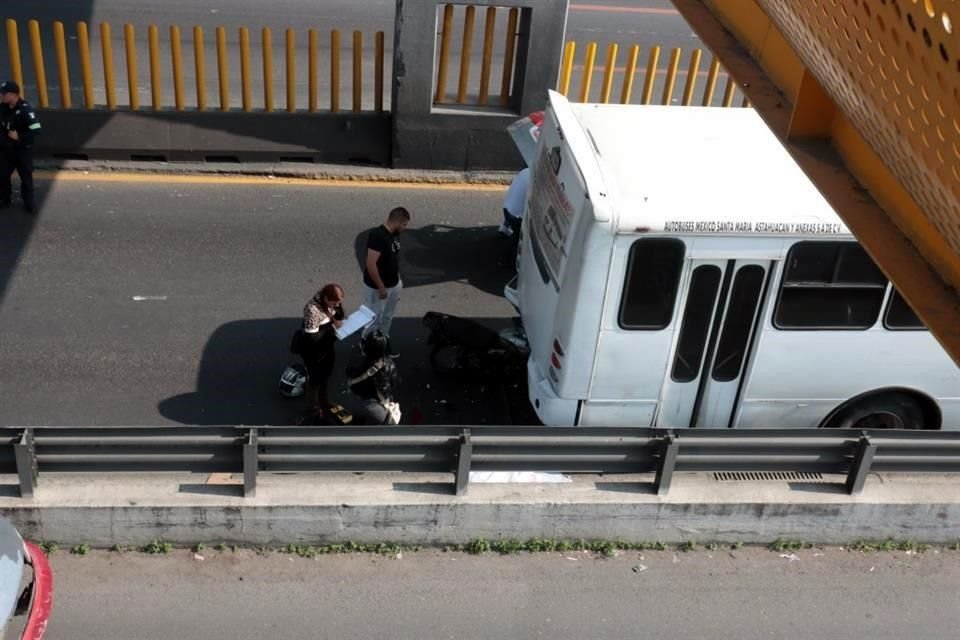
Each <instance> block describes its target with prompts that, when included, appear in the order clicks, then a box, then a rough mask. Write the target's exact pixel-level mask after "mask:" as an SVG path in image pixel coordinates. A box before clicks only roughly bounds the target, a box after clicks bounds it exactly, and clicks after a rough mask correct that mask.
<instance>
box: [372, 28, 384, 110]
mask: <svg viewBox="0 0 960 640" xmlns="http://www.w3.org/2000/svg"><path fill="white" fill-rule="evenodd" d="M374 47H375V49H374V56H376V60H375V61H374V66H373V78H374V80H373V83H374V88H373V108H374V110H375V111H376V112H377V113H382V112H383V31H377V35H376V40H375V45H374Z"/></svg>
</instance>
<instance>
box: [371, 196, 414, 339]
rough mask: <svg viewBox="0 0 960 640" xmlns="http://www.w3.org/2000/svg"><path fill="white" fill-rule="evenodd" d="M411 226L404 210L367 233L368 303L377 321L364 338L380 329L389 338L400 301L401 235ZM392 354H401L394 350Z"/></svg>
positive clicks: (400, 209)
mask: <svg viewBox="0 0 960 640" xmlns="http://www.w3.org/2000/svg"><path fill="white" fill-rule="evenodd" d="M408 224H410V212H409V211H407V210H406V209H404V208H403V207H396V208H394V209H393V210H391V211H390V215H388V216H387V221H386V222H384V223H383V224H382V225H380V226H379V227H376V228H374V229H371V230H370V232H369V233H368V234H367V255H366V259H365V261H364V269H363V285H364V286H363V289H364V304H365V305H367V306H368V307H369V308H370V309H372V310H373V311H375V312H376V314H377V318H376V320H374V321H373V322H371V323H370V324H369V325H367V327H365V328H364V330H363V336H362V337H363V338H366V337H367V336H368V335H370V334H371V333H373V332H374V331H377V330H379V331H380V332H381V333H382V334H383V335H384V336H386V337H387V338H388V339H389V337H390V324H391V323H392V322H393V314H394V312H395V311H396V309H397V302H398V301H399V300H400V291H401V290H402V289H403V281H402V280H401V279H400V240H399V237H400V233H401V232H403V230H404V229H406V228H407V225H408ZM390 355H391V356H392V357H394V358H396V357H397V354H396V353H394V351H393V348H392V347H391V348H390Z"/></svg>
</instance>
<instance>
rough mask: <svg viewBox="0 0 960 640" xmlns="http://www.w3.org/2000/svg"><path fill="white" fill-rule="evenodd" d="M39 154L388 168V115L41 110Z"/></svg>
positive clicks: (95, 158)
mask: <svg viewBox="0 0 960 640" xmlns="http://www.w3.org/2000/svg"><path fill="white" fill-rule="evenodd" d="M40 117H41V119H42V122H43V135H42V136H41V137H40V138H39V140H38V143H37V155H38V157H78V156H86V157H87V158H88V159H91V160H98V159H102V160H131V159H157V160H160V159H162V160H167V161H177V160H201V161H202V160H205V159H216V160H219V161H223V160H229V159H233V160H236V161H239V162H245V161H251V162H253V161H259V162H278V161H281V160H284V159H289V160H300V161H311V162H330V163H356V164H369V165H378V166H389V165H390V144H391V121H390V114H388V113H385V114H375V113H359V114H354V113H336V114H332V113H322V114H310V113H293V114H289V113H271V114H264V113H243V112H228V113H220V112H216V111H209V112H203V113H199V112H180V113H177V112H173V111H161V112H156V113H154V112H149V111H138V112H131V111H106V110H97V111H83V110H70V111H66V110H62V109H49V110H44V111H43V112H42V113H41V114H40Z"/></svg>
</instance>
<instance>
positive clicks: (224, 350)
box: [158, 317, 526, 425]
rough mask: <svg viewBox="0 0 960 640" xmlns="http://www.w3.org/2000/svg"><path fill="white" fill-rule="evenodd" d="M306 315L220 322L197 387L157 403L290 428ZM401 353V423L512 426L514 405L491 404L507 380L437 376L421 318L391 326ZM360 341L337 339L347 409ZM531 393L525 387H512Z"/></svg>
mask: <svg viewBox="0 0 960 640" xmlns="http://www.w3.org/2000/svg"><path fill="white" fill-rule="evenodd" d="M476 320H477V321H478V322H481V323H482V324H484V325H486V326H489V327H490V328H492V329H498V330H499V329H503V328H506V327H508V326H510V325H511V324H512V322H511V320H510V319H509V318H477V319H476ZM300 322H301V320H300V318H299V317H284V318H263V319H250V320H237V321H234V322H228V323H226V324H224V325H221V326H220V327H218V328H217V329H216V330H215V331H214V332H213V334H212V335H211V336H210V338H209V339H208V340H207V342H206V345H205V347H204V349H203V352H202V353H201V354H199V358H200V365H199V369H198V375H197V382H196V389H195V390H194V391H191V392H189V393H183V394H179V395H176V396H173V397H170V398H167V399H165V400H162V401H161V402H160V403H159V404H158V410H159V412H160V414H161V415H162V416H163V417H165V418H167V419H168V420H172V421H174V422H178V423H181V424H188V425H291V424H294V423H295V421H296V419H297V417H298V416H300V415H302V414H303V413H304V412H305V411H306V410H307V402H306V400H305V399H304V398H302V397H301V398H287V397H285V396H282V395H281V394H280V391H279V386H278V383H279V381H280V374H281V373H282V372H283V370H284V369H285V368H286V367H287V366H288V365H289V364H291V363H294V362H298V361H299V358H298V357H297V356H295V355H293V354H292V353H290V352H289V345H290V337H291V336H292V334H293V332H294V331H295V330H296V329H297V328H298V327H299V326H300ZM391 334H392V337H393V343H394V348H395V349H396V350H397V351H398V352H399V353H400V359H399V360H398V361H397V365H398V367H399V369H400V375H401V378H402V384H401V388H400V392H399V393H398V401H399V402H400V407H401V411H402V412H403V417H402V420H401V423H402V424H408V425H409V424H441V425H443V424H451V425H460V424H466V425H469V424H511V423H512V418H511V416H510V415H508V409H507V407H508V406H511V405H513V404H516V403H518V402H519V400H516V399H515V400H513V401H512V402H511V403H505V402H502V401H501V402H491V401H490V398H491V397H498V396H502V394H503V391H502V385H467V384H463V383H457V382H455V381H451V380H449V379H444V378H443V377H441V376H439V375H437V374H435V373H434V372H433V370H432V368H431V367H430V348H429V346H428V345H427V343H426V342H427V336H428V332H427V329H426V327H424V326H423V323H422V322H421V319H420V318H396V319H395V320H394V323H393V329H392V331H391ZM357 344H358V338H357V336H356V335H354V336H351V337H350V338H348V339H347V340H345V341H343V342H339V343H338V344H337V355H336V366H335V370H334V375H333V376H332V378H331V380H330V387H329V388H330V398H331V400H333V401H335V402H340V403H341V404H343V405H344V406H345V407H347V408H348V409H351V408H352V407H355V406H356V405H357V398H356V397H355V396H353V395H352V394H350V393H348V392H347V391H346V375H345V373H344V371H345V369H346V367H347V366H348V364H351V363H354V362H359V360H360V359H361V355H360V352H359V349H358V347H357ZM512 392H514V393H522V394H523V397H524V398H525V397H526V389H525V388H523V389H518V388H516V387H513V388H512Z"/></svg>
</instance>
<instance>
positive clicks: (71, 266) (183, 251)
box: [0, 174, 529, 426]
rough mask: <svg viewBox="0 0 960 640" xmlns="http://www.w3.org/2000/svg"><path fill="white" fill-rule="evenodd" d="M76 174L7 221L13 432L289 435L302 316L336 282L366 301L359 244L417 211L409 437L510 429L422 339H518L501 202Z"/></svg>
mask: <svg viewBox="0 0 960 640" xmlns="http://www.w3.org/2000/svg"><path fill="white" fill-rule="evenodd" d="M73 177H74V180H72V181H58V182H57V183H55V184H51V183H50V182H41V185H40V187H41V198H42V202H43V204H42V208H41V212H40V215H39V217H37V218H34V217H32V216H29V215H27V214H25V213H23V212H22V211H20V210H19V209H8V210H6V211H3V212H0V252H2V256H3V270H0V335H2V340H0V362H3V367H0V389H2V398H3V401H2V402H0V424H3V425H43V424H46V425H77V426H88V425H138V424H170V423H185V424H291V423H292V421H293V420H294V418H295V417H296V416H297V414H298V413H299V412H301V411H302V410H303V409H304V408H305V402H304V401H302V400H290V399H285V398H283V397H281V396H280V395H279V393H278V391H277V382H278V380H279V377H280V373H281V371H282V370H283V368H284V367H285V366H286V365H287V364H288V363H289V362H293V361H295V360H296V357H295V356H293V355H291V354H290V353H289V352H288V345H289V342H290V340H289V339H290V336H291V334H292V333H293V331H294V330H295V329H296V327H297V326H298V325H299V322H300V317H301V313H302V309H303V306H304V304H305V303H306V301H307V300H308V299H309V298H310V297H311V296H312V295H313V294H314V293H315V292H316V291H317V290H318V289H319V288H320V287H321V286H322V285H323V284H325V283H327V282H331V281H335V282H340V283H342V285H343V286H344V287H345V289H346V294H347V295H346V300H347V302H346V307H347V308H350V309H352V308H356V307H357V306H358V305H359V304H360V302H361V293H360V289H359V288H360V285H361V279H360V268H359V265H358V261H357V258H356V253H355V248H354V247H355V242H356V241H357V238H358V234H360V233H361V232H363V231H364V230H366V229H368V228H370V227H373V226H376V225H378V224H380V223H381V222H382V221H383V219H384V218H385V216H386V213H387V212H388V211H389V209H390V208H392V207H393V206H396V205H398V204H403V205H405V206H406V207H408V209H409V210H410V211H411V212H412V214H413V223H412V228H411V230H409V231H408V232H407V233H406V234H405V235H404V236H403V238H402V247H403V250H402V254H401V255H402V259H403V263H402V272H403V278H404V282H405V290H404V292H403V296H402V298H401V302H400V306H399V309H398V317H397V319H396V320H395V322H394V327H393V331H392V337H393V339H394V343H395V346H396V348H397V349H398V350H399V351H400V353H401V359H400V370H401V374H402V376H403V378H404V384H403V387H402V392H401V394H400V402H401V406H402V408H403V411H404V415H405V422H408V423H409V422H416V421H418V420H419V421H422V422H423V423H442V424H470V423H474V424H480V423H493V424H503V423H507V424H509V423H510V421H511V415H508V413H509V412H508V409H507V407H508V406H509V405H508V403H509V402H512V401H513V400H512V398H513V396H509V397H508V396H507V395H505V394H504V393H503V391H502V390H501V389H500V388H486V387H476V386H473V387H464V386H462V385H457V384H454V383H451V382H450V381H449V380H443V379H438V378H437V377H436V376H435V375H433V374H432V372H431V369H430V367H429V366H428V359H427V358H428V350H427V347H426V345H425V343H424V340H425V338H426V329H425V328H424V327H423V326H422V324H421V318H422V316H423V314H424V313H425V312H426V311H429V310H439V311H444V312H447V313H453V314H456V315H464V316H468V317H474V318H478V319H481V320H482V321H483V322H485V323H487V324H489V325H490V326H492V327H494V328H503V327H507V326H510V325H511V320H510V318H511V316H512V315H513V309H512V307H510V305H509V304H508V303H507V302H506V301H505V300H504V299H503V297H502V291H503V285H504V284H505V283H506V282H507V280H508V279H509V278H510V275H511V274H510V273H509V272H508V271H506V270H505V269H502V268H498V267H497V266H496V264H495V261H496V255H497V253H498V252H499V251H501V249H502V246H503V245H502V241H501V240H500V237H499V235H498V234H497V233H496V231H495V229H496V226H495V225H497V224H499V221H500V218H501V217H502V216H501V213H500V207H501V200H502V193H503V190H502V189H500V188H486V189H478V190H464V189H460V188H457V189H450V188H439V187H430V186H427V187H408V188H404V187H397V186H390V185H381V186H366V187H363V186H357V185H352V184H347V183H344V184H341V185H339V186H321V185H319V184H308V185H294V186H291V185H287V184H285V183H283V182H282V181H280V180H276V181H265V182H264V181H262V183H260V184H249V183H242V184H222V183H214V184H176V183H173V184H171V183H170V182H169V180H170V179H169V178H160V180H159V181H157V182H98V181H90V182H86V181H88V180H93V176H90V177H87V176H83V175H82V174H76V175H74V176H73ZM355 342H356V340H355V339H350V340H348V341H346V343H343V344H341V345H340V348H339V355H338V363H339V364H338V367H337V368H338V371H339V370H342V366H345V365H346V363H347V362H348V361H349V360H350V359H351V358H352V357H356V355H357V351H356V349H355ZM343 387H344V383H343V379H342V377H338V378H336V379H335V380H334V382H333V383H332V385H331V390H332V392H334V393H339V392H341V390H342V389H343ZM521 393H523V392H521ZM520 406H521V407H523V406H524V404H523V403H521V405H520ZM519 420H521V421H522V422H526V423H529V419H528V418H527V417H523V418H519Z"/></svg>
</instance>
